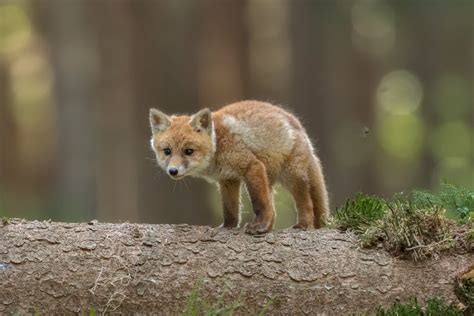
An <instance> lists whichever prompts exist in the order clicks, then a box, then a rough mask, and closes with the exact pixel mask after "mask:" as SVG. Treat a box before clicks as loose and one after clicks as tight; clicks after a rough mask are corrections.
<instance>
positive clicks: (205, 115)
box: [190, 109, 213, 134]
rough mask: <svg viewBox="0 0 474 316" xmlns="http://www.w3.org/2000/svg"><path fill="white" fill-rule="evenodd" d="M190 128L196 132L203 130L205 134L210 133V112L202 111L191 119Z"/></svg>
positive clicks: (207, 110)
mask: <svg viewBox="0 0 474 316" xmlns="http://www.w3.org/2000/svg"><path fill="white" fill-rule="evenodd" d="M190 124H191V126H192V127H193V128H194V129H195V130H196V131H201V130H204V131H206V132H207V133H209V134H211V133H212V127H213V125H212V112H211V110H209V109H202V110H201V111H199V112H197V113H196V114H194V115H193V116H192V117H191V123H190Z"/></svg>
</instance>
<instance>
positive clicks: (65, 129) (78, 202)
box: [32, 0, 105, 218]
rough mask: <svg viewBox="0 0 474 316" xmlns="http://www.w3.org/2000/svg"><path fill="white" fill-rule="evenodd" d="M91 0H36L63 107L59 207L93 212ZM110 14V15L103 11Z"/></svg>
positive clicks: (94, 84) (94, 73)
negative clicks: (86, 0) (89, 6)
mask: <svg viewBox="0 0 474 316" xmlns="http://www.w3.org/2000/svg"><path fill="white" fill-rule="evenodd" d="M87 4H88V2H85V1H63V0H45V1H35V2H33V3H32V5H33V6H34V12H35V13H36V21H37V24H38V26H39V30H40V32H41V33H42V35H43V37H44V38H45V40H46V41H47V42H48V45H49V47H50V54H51V61H52V64H53V70H54V77H55V89H54V91H55V99H56V104H57V106H58V124H59V149H58V154H57V157H58V161H57V164H58V166H57V169H58V172H57V174H58V179H57V190H56V191H57V192H58V198H57V200H58V204H59V205H58V208H59V209H63V210H65V211H67V212H68V216H69V217H70V218H76V217H75V215H74V214H80V215H82V216H83V215H84V214H89V216H92V214H93V213H92V212H93V210H94V209H95V207H96V189H95V188H96V183H95V175H96V164H95V161H96V145H97V143H96V139H97V133H96V131H97V129H96V121H95V108H96V105H97V94H96V90H97V73H98V56H97V50H96V42H95V39H94V36H93V34H94V32H93V30H92V29H91V22H92V21H91V20H90V14H89V13H90V12H88V11H87V10H88V9H93V8H88V6H87ZM104 16H105V14H104Z"/></svg>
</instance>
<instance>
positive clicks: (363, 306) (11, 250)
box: [0, 220, 474, 315]
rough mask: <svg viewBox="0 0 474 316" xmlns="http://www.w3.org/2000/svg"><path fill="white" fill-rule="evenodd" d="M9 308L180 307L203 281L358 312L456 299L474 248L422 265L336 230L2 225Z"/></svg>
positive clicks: (227, 299)
mask: <svg viewBox="0 0 474 316" xmlns="http://www.w3.org/2000/svg"><path fill="white" fill-rule="evenodd" d="M0 236H1V238H0V314H6V313H19V314H24V313H36V312H38V313H41V314H50V313H58V314H65V313H77V312H87V311H88V310H90V309H94V310H95V311H97V312H101V313H102V312H107V313H108V312H115V313H123V314H131V313H141V314H149V313H155V314H167V315H168V314H179V313H180V312H182V311H183V310H184V309H185V306H186V302H187V298H188V297H189V295H190V293H191V291H192V290H193V289H194V290H196V291H197V293H198V295H199V296H200V297H201V298H202V299H203V300H204V301H206V302H208V303H210V304H212V303H214V302H218V301H219V302H221V303H222V304H223V305H226V304H235V303H240V304H239V305H238V306H239V307H238V308H237V310H236V312H237V313H238V314H255V313H257V312H259V311H261V310H262V309H263V308H264V307H265V308H266V312H268V313H270V314H319V313H323V314H331V315H332V314H351V313H364V312H368V311H373V310H374V309H375V308H376V306H378V305H384V306H387V305H389V304H391V303H393V302H395V301H397V300H400V301H403V300H405V299H409V298H412V297H417V298H418V300H419V301H420V302H423V301H425V300H427V299H429V298H431V297H433V296H440V297H442V298H444V299H445V300H447V301H448V302H457V301H456V297H455V295H454V291H453V286H454V277H455V276H456V275H457V274H458V273H459V272H460V271H462V270H465V268H466V267H467V266H469V264H472V262H474V255H473V254H472V253H471V254H451V255H449V256H441V257H439V258H437V259H436V260H435V259H430V260H425V261H422V262H411V261H407V260H400V259H396V258H393V257H392V256H390V255H389V254H388V253H386V252H385V251H384V250H382V249H371V250H367V249H361V248H360V247H358V245H357V242H355V238H354V236H352V235H350V234H348V233H342V232H339V231H337V230H332V229H320V230H312V231H297V230H282V231H276V232H273V233H270V234H267V235H265V236H249V235H246V234H244V233H243V232H242V230H237V229H236V230H225V229H218V228H210V227H202V226H188V225H143V224H128V223H124V224H102V223H97V222H92V223H88V224H87V223H83V224H71V223H53V222H38V221H34V222H29V221H24V220H11V221H10V222H9V223H6V222H5V223H4V224H3V226H2V225H1V224H0Z"/></svg>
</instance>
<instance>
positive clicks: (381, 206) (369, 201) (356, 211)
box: [333, 193, 386, 233]
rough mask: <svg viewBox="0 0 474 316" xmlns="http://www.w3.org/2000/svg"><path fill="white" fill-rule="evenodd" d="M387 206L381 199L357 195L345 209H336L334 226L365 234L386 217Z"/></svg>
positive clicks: (349, 201) (347, 202) (361, 194)
mask: <svg viewBox="0 0 474 316" xmlns="http://www.w3.org/2000/svg"><path fill="white" fill-rule="evenodd" d="M385 204H386V203H385V201H384V200H383V199H381V198H379V197H376V196H369V195H365V194H363V193H357V194H356V196H355V197H354V198H352V199H348V200H347V201H346V204H345V205H344V206H343V207H341V208H338V209H336V213H335V214H334V218H333V224H334V225H335V226H336V227H338V228H339V229H342V230H347V229H351V230H354V231H356V232H359V233H363V232H365V231H366V230H367V228H369V227H370V226H371V225H373V223H374V222H376V221H377V220H380V219H381V218H382V217H383V216H384V213H385Z"/></svg>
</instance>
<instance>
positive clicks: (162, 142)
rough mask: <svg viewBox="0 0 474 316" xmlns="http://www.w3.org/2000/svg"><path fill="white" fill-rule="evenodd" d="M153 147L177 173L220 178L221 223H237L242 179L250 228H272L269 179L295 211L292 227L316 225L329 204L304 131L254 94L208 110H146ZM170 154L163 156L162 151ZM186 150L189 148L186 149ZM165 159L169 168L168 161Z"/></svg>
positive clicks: (254, 230) (160, 160)
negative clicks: (249, 209) (290, 198)
mask: <svg viewBox="0 0 474 316" xmlns="http://www.w3.org/2000/svg"><path fill="white" fill-rule="evenodd" d="M150 122H151V127H152V131H153V138H152V147H153V150H154V151H155V153H156V157H157V161H158V164H159V165H160V166H161V167H162V168H163V169H165V170H168V171H169V169H170V168H171V167H173V168H176V169H177V170H179V173H178V175H176V176H174V178H175V179H178V178H180V177H182V176H198V177H203V178H206V179H208V180H210V181H213V182H216V183H218V184H219V186H220V189H221V194H222V197H223V206H224V223H223V226H224V227H236V226H238V224H239V218H240V217H239V211H240V186H241V183H244V184H245V186H246V188H247V191H248V192H249V195H250V199H251V201H252V205H253V209H254V212H255V219H254V221H253V222H252V223H249V224H248V225H247V226H246V232H247V233H250V234H258V233H265V232H268V231H270V230H271V229H272V227H273V224H274V219H275V210H274V206H273V198H272V186H273V185H274V184H275V183H276V182H281V183H282V184H283V185H284V186H285V187H286V188H287V189H288V190H289V191H290V193H291V194H292V196H293V198H294V200H295V206H296V208H297V211H298V222H297V224H296V225H295V226H294V227H295V228H301V229H307V228H311V227H315V228H320V227H322V226H323V225H324V221H325V218H326V216H327V213H328V211H329V206H328V195H327V191H326V185H325V181H324V176H323V173H322V167H321V163H320V160H319V158H318V157H317V156H316V154H315V152H314V150H313V146H312V144H311V142H310V140H309V138H308V136H307V134H306V131H305V130H304V128H303V127H302V125H301V124H300V122H299V121H298V119H297V118H296V117H294V116H293V115H292V114H290V113H288V112H286V111H284V110H283V109H281V108H280V107H277V106H274V105H271V104H269V103H264V102H258V101H242V102H237V103H233V104H230V105H228V106H225V107H223V108H222V109H220V110H218V111H216V112H213V113H211V112H210V111H209V110H206V109H205V110H202V111H200V112H198V113H197V114H195V115H193V116H186V115H183V116H171V117H168V116H166V115H165V114H163V113H162V112H159V111H158V110H155V109H152V110H151V111H150ZM165 149H170V151H171V154H169V155H165V153H164V150H165ZM187 149H192V151H193V153H192V155H186V154H185V152H186V150H187ZM170 166H171V167H170Z"/></svg>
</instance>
